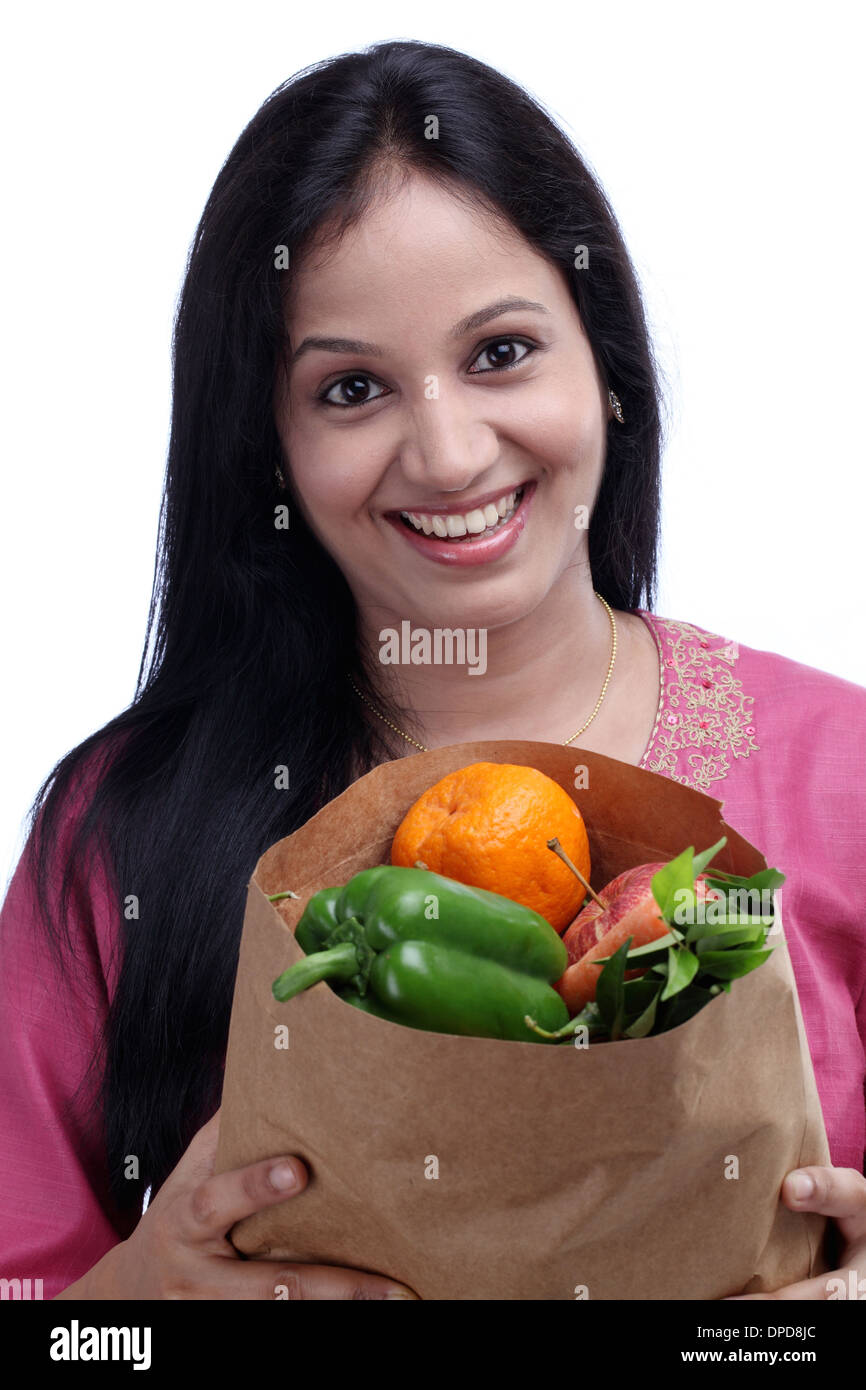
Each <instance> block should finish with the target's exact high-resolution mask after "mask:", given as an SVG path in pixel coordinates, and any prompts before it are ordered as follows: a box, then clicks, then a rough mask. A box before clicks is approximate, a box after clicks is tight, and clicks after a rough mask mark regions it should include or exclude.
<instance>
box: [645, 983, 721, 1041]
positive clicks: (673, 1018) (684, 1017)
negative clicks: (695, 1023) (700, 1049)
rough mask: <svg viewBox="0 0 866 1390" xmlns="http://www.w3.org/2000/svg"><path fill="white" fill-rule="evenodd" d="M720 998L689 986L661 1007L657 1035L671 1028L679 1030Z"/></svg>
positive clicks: (658, 1015)
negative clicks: (681, 1025)
mask: <svg viewBox="0 0 866 1390" xmlns="http://www.w3.org/2000/svg"><path fill="white" fill-rule="evenodd" d="M716 998H718V996H717V995H715V994H710V991H709V990H708V989H705V988H704V987H702V986H700V985H694V984H692V985H688V986H687V987H686V988H685V989H684V990H682V991H681V993H679V994H677V995H676V996H675V998H673V999H669V1000H667V1002H666V1003H662V1004H660V1005H659V1008H658V1012H657V1016H656V1017H657V1022H656V1027H655V1030H654V1031H655V1032H656V1033H667V1032H669V1031H670V1029H671V1028H678V1027H679V1025H680V1024H681V1023H687V1022H688V1020H689V1019H690V1018H693V1017H694V1015H695V1014H696V1013H698V1012H699V1011H700V1010H701V1009H703V1008H705V1006H706V1005H707V1004H711V1003H712V1002H713V1000H714V999H716Z"/></svg>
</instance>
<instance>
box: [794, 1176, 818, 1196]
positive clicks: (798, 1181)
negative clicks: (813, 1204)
mask: <svg viewBox="0 0 866 1390" xmlns="http://www.w3.org/2000/svg"><path fill="white" fill-rule="evenodd" d="M789 1181H790V1184H791V1191H792V1192H793V1194H794V1199H795V1201H797V1202H804V1201H805V1200H806V1198H807V1197H811V1196H812V1195H813V1193H814V1191H815V1179H814V1178H813V1177H812V1176H811V1174H809V1173H792V1174H791V1177H790V1179H789Z"/></svg>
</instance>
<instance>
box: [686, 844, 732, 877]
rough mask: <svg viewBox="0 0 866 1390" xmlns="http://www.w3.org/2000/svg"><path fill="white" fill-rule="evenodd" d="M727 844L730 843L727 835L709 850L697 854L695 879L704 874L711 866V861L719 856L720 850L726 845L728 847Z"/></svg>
mask: <svg viewBox="0 0 866 1390" xmlns="http://www.w3.org/2000/svg"><path fill="white" fill-rule="evenodd" d="M727 843H728V837H727V835H723V836H722V838H721V839H720V840H716V843H715V844H714V845H710V847H709V849H705V850H702V852H701V853H700V854H696V855H695V858H694V870H695V878H697V876H698V874H701V873H703V871H704V869H705V868H706V867H707V865H708V864H709V862H710V860H711V859H714V858H715V857H716V855H717V854H718V852H719V850H720V849H721V848H722V847H723V846H724V845H726V844H727Z"/></svg>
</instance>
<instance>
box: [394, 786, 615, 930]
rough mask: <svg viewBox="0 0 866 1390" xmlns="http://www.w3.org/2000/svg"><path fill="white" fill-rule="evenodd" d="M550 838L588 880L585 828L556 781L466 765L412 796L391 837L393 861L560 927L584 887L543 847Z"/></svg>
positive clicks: (571, 914)
mask: <svg viewBox="0 0 866 1390" xmlns="http://www.w3.org/2000/svg"><path fill="white" fill-rule="evenodd" d="M554 836H556V837H557V838H558V839H559V842H560V844H561V845H562V847H563V849H564V850H565V852H566V854H567V855H568V856H569V858H570V859H571V861H572V863H574V864H575V865H576V866H577V868H578V869H580V872H581V873H582V874H583V876H584V877H585V878H586V879H587V880H588V879H589V870H590V859H589V842H588V840H587V836H586V826H585V825H584V822H583V817H582V816H581V814H580V811H579V810H578V809H577V807H576V805H575V804H574V802H573V801H572V799H571V797H570V796H569V795H568V793H567V792H566V791H563V789H562V787H560V785H559V783H558V782H554V781H552V780H551V778H550V777H547V776H545V774H544V773H543V772H539V771H538V769H537V768H534V767H520V766H518V765H517V764H515V763H472V764H471V765H470V766H469V767H463V768H460V769H459V770H458V771H457V772H451V773H449V774H448V776H447V777H443V778H442V780H441V781H440V782H437V783H436V784H435V786H432V787H430V788H429V790H428V791H426V792H424V794H423V796H420V797H419V798H418V800H417V801H416V802H415V804H414V806H412V807H411V808H410V810H409V811H408V812H407V814H406V816H405V817H404V818H403V820H402V822H401V824H400V826H399V828H398V830H397V833H396V835H395V836H394V842H393V844H392V845H391V863H392V864H399V865H402V866H404V867H411V866H412V865H413V864H414V863H415V861H416V860H418V859H420V860H422V861H423V862H424V864H426V866H427V868H428V869H432V870H433V872H434V873H437V874H444V875H445V876H446V877H447V878H455V879H458V880H459V882H460V883H468V884H470V885H471V886H472V887H473V888H486V889H488V890H489V891H490V892H491V893H501V894H502V895H503V896H504V897H506V898H513V899H514V901H515V902H518V903H523V904H524V906H525V907H530V908H532V910H533V911H534V912H538V913H540V915H541V916H542V917H546V918H547V921H548V922H549V923H550V925H551V926H552V927H554V928H555V929H556V931H558V932H562V931H564V930H565V928H566V927H567V926H568V924H569V923H570V922H571V921H573V920H574V916H575V914H576V913H577V911H578V910H579V908H580V905H581V903H582V902H583V900H584V897H585V896H586V890H585V888H584V887H583V885H582V884H581V882H580V880H579V879H577V878H576V877H575V876H574V874H573V873H572V872H571V870H570V869H569V868H568V867H567V866H566V865H565V864H563V862H562V860H561V859H560V858H559V856H558V855H556V854H554V852H553V850H550V849H548V848H547V842H548V840H552V839H553V838H554Z"/></svg>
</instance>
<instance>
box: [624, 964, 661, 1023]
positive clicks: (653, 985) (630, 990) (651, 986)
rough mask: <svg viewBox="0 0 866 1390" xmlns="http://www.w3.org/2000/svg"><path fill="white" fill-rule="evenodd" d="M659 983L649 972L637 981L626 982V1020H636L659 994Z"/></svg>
mask: <svg viewBox="0 0 866 1390" xmlns="http://www.w3.org/2000/svg"><path fill="white" fill-rule="evenodd" d="M658 991H659V982H658V980H654V979H653V977H652V976H651V975H650V974H649V972H647V974H646V975H641V977H640V979H637V980H626V982H625V984H624V985H623V987H622V992H623V1002H624V1005H625V1017H626V1020H627V1021H628V1020H632V1021H633V1020H634V1019H636V1018H637V1017H638V1015H639V1014H642V1013H643V1011H644V1009H645V1008H646V1006H647V1004H648V1003H649V1002H650V1000H651V999H652V998H653V997H654V995H656V994H658Z"/></svg>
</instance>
